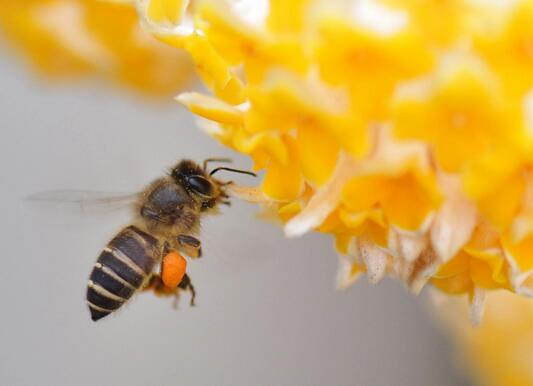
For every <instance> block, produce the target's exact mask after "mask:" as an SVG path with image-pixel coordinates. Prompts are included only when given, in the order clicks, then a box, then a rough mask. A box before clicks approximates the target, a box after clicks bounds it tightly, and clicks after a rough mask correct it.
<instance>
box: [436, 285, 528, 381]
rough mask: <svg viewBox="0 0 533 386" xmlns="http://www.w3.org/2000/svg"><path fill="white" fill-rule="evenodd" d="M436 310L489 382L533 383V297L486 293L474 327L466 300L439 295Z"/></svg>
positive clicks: (481, 377) (469, 361)
mask: <svg viewBox="0 0 533 386" xmlns="http://www.w3.org/2000/svg"><path fill="white" fill-rule="evenodd" d="M436 300H437V301H436V305H437V306H438V307H437V309H436V310H435V311H436V313H438V314H439V315H440V316H441V318H442V319H443V320H444V321H445V322H446V327H447V328H450V329H451V332H453V334H454V335H455V337H456V344H457V348H458V349H459V352H460V354H461V357H462V359H464V360H465V361H466V363H467V364H468V365H469V368H470V369H472V370H473V371H472V373H473V374H474V376H475V377H476V378H477V380H478V381H480V384H482V385H486V386H503V385H505V386H531V385H533V366H532V362H533V329H532V328H531V326H532V325H533V300H532V299H528V298H524V297H520V296H515V295H513V294H512V293H510V292H508V291H502V290H500V291H492V292H491V293H489V294H487V299H486V305H485V312H484V317H483V322H482V323H481V324H480V325H479V326H477V327H472V326H471V325H470V323H468V317H467V312H466V307H465V303H464V302H459V301H457V300H456V299H450V298H447V299H443V298H442V297H437V299H436Z"/></svg>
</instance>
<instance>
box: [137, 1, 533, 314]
mask: <svg viewBox="0 0 533 386" xmlns="http://www.w3.org/2000/svg"><path fill="white" fill-rule="evenodd" d="M138 3H139V7H138V9H139V11H140V15H141V18H142V21H143V23H144V25H145V26H146V27H147V28H148V29H149V31H151V32H152V33H153V34H154V35H155V36H156V37H157V38H159V39H160V40H162V41H165V42H167V43H169V44H171V45H174V46H176V47H180V48H183V49H185V50H187V51H188V52H189V53H190V54H191V56H192V58H193V60H194V62H195V64H196V67H197V70H198V73H199V74H200V76H201V77H202V79H203V80H204V82H205V84H206V85H207V87H208V88H209V89H210V91H211V92H212V94H213V95H212V96H210V95H203V94H199V93H184V94H181V95H179V96H178V97H177V100H178V101H179V102H181V103H182V104H184V105H185V106H186V107H187V108H189V109H190V110H191V111H192V112H194V113H195V114H197V115H199V116H200V117H202V118H203V120H202V121H201V125H202V126H203V127H204V128H205V129H206V130H207V131H208V132H209V133H210V134H212V135H213V136H214V137H215V138H217V139H218V140H220V141H221V142H222V143H224V144H225V145H227V146H229V147H231V148H233V149H235V150H236V151H238V152H241V153H244V154H247V155H249V156H250V157H251V159H252V160H253V162H254V168H255V169H256V170H265V175H264V179H263V182H262V184H261V186H260V187H259V189H254V190H253V192H247V193H246V197H247V198H249V199H251V200H253V201H255V202H261V203H263V204H264V205H266V206H268V208H269V212H272V213H274V214H275V215H276V217H277V218H278V219H279V220H280V221H281V223H282V224H283V227H284V230H285V233H286V234H287V235H288V236H299V235H302V234H304V233H306V232H308V231H312V230H316V231H319V232H325V233H329V234H332V235H333V236H334V238H335V245H336V248H337V250H338V251H339V252H340V268H339V276H338V280H339V286H340V287H347V286H349V285H350V284H351V283H352V282H353V281H354V280H355V279H356V278H357V277H358V276H359V275H360V274H361V273H366V274H367V275H368V277H369V279H370V280H371V281H372V282H377V281H378V280H379V279H381V278H382V277H384V276H385V275H386V274H389V275H392V276H394V277H397V278H399V279H401V280H402V281H404V282H405V283H406V284H407V286H408V287H409V288H410V289H412V290H413V291H415V292H418V291H419V290H420V289H421V288H422V287H423V286H424V284H426V283H431V284H433V285H434V286H436V287H438V288H439V289H441V290H442V291H445V292H447V293H450V294H467V295H468V297H469V299H470V300H471V304H472V306H473V311H474V312H473V319H474V321H475V320H477V319H478V317H479V315H480V314H479V311H480V310H481V305H482V301H483V299H484V292H485V291H486V290H492V289H502V288H503V289H507V290H510V291H513V292H517V293H521V294H533V275H532V273H533V209H532V208H533V195H532V193H531V192H533V190H532V186H533V185H532V183H533V179H532V175H533V174H532V173H531V168H532V166H533V165H532V160H533V159H532V158H533V157H532V154H533V147H532V144H533V141H532V140H533V131H532V129H533V66H532V65H531V64H532V63H533V49H532V47H533V27H532V26H533V1H529V0H516V1H512V2H480V1H476V0H457V1H402V0H381V1H380V0H337V1H321V0H297V1H289V2H286V1H277V0H271V1H268V0H262V1H244V0H240V1H237V0H233V1H232V0H226V1H209V0H198V1H194V2H193V4H188V3H189V2H187V1H185V0H182V1H177V0H167V1H163V0H158V1H157V2H156V1H155V0H143V1H139V2H138ZM163 3H165V4H166V6H165V7H166V8H165V7H163V5H162V4H163ZM187 6H190V9H191V10H192V12H191V13H190V14H186V13H184V12H183V11H181V10H183V9H185V8H186V7H187ZM154 9H156V10H157V12H154V11H153V10H154ZM238 193H240V194H242V193H243V192H242V190H240V191H239V192H238Z"/></svg>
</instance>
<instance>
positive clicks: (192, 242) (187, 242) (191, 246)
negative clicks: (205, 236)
mask: <svg viewBox="0 0 533 386" xmlns="http://www.w3.org/2000/svg"><path fill="white" fill-rule="evenodd" d="M178 243H179V245H180V247H181V249H182V250H183V252H185V253H186V254H187V255H188V256H190V257H192V258H195V259H196V258H199V257H202V243H201V242H200V240H198V239H197V238H196V237H193V236H189V235H179V236H178Z"/></svg>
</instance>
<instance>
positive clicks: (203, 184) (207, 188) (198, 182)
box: [187, 176, 213, 196]
mask: <svg viewBox="0 0 533 386" xmlns="http://www.w3.org/2000/svg"><path fill="white" fill-rule="evenodd" d="M187 183H188V184H189V187H190V188H191V189H192V190H194V191H195V192H197V193H199V194H201V195H203V196H211V194H212V193H213V185H212V184H211V182H209V181H208V180H207V179H206V178H204V177H202V176H191V177H189V178H188V179H187Z"/></svg>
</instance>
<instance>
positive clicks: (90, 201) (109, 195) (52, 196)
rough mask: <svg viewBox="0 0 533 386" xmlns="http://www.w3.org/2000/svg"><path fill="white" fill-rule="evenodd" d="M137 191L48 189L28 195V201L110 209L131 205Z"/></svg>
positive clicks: (91, 208)
mask: <svg viewBox="0 0 533 386" xmlns="http://www.w3.org/2000/svg"><path fill="white" fill-rule="evenodd" d="M136 199H137V194H136V193H118V192H114V193H113V192H102V191H94V190H68V189H67V190H48V191H44V192H38V193H34V194H31V195H29V196H27V197H26V201H30V202H34V203H39V204H47V205H54V206H56V205H75V206H78V207H79V208H80V209H82V210H85V209H89V210H98V209H100V210H109V209H122V208H124V209H125V208H128V207H131V205H132V204H133V203H134V202H135V200H136Z"/></svg>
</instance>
